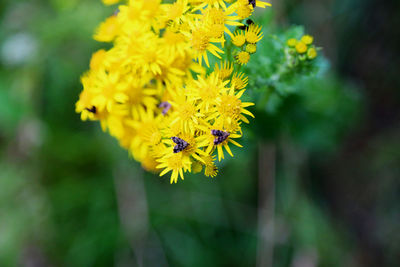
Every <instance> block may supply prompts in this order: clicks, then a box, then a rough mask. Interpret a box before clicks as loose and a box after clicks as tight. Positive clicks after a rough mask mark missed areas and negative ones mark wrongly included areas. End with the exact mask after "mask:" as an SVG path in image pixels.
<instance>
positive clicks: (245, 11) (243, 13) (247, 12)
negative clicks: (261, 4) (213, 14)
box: [236, 0, 254, 19]
mask: <svg viewBox="0 0 400 267" xmlns="http://www.w3.org/2000/svg"><path fill="white" fill-rule="evenodd" d="M253 10H254V7H253V6H252V5H251V4H249V1H248V0H237V2H236V13H237V14H238V16H239V18H240V19H245V18H248V17H250V16H251V14H252V13H253Z"/></svg>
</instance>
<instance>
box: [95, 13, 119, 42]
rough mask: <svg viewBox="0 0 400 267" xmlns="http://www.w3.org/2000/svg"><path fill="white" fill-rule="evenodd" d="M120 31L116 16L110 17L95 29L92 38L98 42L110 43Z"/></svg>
mask: <svg viewBox="0 0 400 267" xmlns="http://www.w3.org/2000/svg"><path fill="white" fill-rule="evenodd" d="M119 31H120V25H119V23H118V20H117V17H116V16H111V17H109V18H108V19H106V21H105V22H103V23H102V24H100V26H99V27H98V28H97V29H96V33H95V34H94V36H93V38H94V39H95V40H96V41H99V42H111V41H113V40H114V39H115V37H116V36H117V35H118V33H119Z"/></svg>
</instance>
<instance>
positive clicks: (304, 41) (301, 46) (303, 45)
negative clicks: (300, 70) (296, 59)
mask: <svg viewBox="0 0 400 267" xmlns="http://www.w3.org/2000/svg"><path fill="white" fill-rule="evenodd" d="M313 42H314V38H313V37H312V36H310V35H303V36H302V37H301V38H300V40H297V39H294V38H291V39H289V40H288V41H287V46H288V47H289V48H291V49H293V51H295V52H296V53H297V54H299V55H300V59H303V60H304V59H309V60H313V59H315V58H316V57H317V56H318V52H317V49H316V48H315V46H314V45H313Z"/></svg>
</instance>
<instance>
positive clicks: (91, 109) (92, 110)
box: [85, 106, 97, 114]
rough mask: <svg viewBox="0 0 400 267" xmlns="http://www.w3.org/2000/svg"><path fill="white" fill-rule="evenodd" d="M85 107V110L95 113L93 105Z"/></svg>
mask: <svg viewBox="0 0 400 267" xmlns="http://www.w3.org/2000/svg"><path fill="white" fill-rule="evenodd" d="M85 109H86V110H87V111H89V112H91V113H93V114H96V111H97V109H96V107H95V106H92V107H91V108H85Z"/></svg>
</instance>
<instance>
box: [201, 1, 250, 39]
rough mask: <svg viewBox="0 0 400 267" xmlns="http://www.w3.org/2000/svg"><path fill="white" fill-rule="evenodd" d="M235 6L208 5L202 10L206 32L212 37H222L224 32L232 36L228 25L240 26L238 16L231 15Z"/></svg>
mask: <svg viewBox="0 0 400 267" xmlns="http://www.w3.org/2000/svg"><path fill="white" fill-rule="evenodd" d="M235 10H236V9H235V6H229V7H228V8H217V7H208V8H207V9H205V10H204V14H203V16H202V22H203V25H204V26H205V27H206V28H207V29H208V34H209V36H210V37H212V38H220V37H223V34H224V32H226V33H227V34H229V35H230V36H232V33H231V31H230V30H229V28H228V27H227V26H228V25H229V26H241V25H243V24H242V23H240V22H238V20H239V17H238V16H235V15H232V14H233V13H234V12H235Z"/></svg>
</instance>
